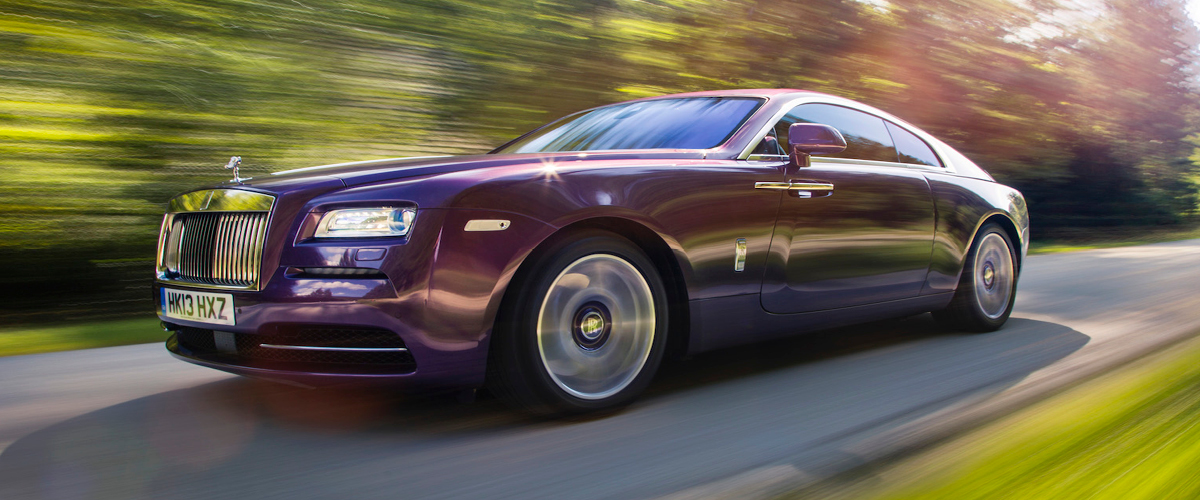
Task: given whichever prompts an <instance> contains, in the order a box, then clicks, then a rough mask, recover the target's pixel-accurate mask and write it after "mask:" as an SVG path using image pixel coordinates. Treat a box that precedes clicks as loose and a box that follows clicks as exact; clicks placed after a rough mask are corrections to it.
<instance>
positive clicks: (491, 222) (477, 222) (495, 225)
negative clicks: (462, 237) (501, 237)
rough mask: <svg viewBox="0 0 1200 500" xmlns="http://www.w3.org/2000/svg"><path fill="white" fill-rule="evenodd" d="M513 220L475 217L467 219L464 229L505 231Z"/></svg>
mask: <svg viewBox="0 0 1200 500" xmlns="http://www.w3.org/2000/svg"><path fill="white" fill-rule="evenodd" d="M511 224H512V222H510V221H506V220H501V219H474V220H469V221H467V225H466V226H464V227H463V231H503V230H505V229H508V226H509V225H511Z"/></svg>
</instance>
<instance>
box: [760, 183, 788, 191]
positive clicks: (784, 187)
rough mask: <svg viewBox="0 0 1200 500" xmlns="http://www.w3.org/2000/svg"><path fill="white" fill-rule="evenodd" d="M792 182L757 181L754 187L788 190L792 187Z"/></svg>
mask: <svg viewBox="0 0 1200 500" xmlns="http://www.w3.org/2000/svg"><path fill="white" fill-rule="evenodd" d="M791 187H792V183H790V182H755V183H754V189H770V190H773V191H787V190H788V189H791Z"/></svg>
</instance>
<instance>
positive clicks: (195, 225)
mask: <svg viewBox="0 0 1200 500" xmlns="http://www.w3.org/2000/svg"><path fill="white" fill-rule="evenodd" d="M275 201H276V198H275V196H273V195H269V194H264V193H258V192H254V191H246V190H241V189H224V188H223V189H203V190H199V191H192V192H189V193H184V194H181V195H179V196H176V197H175V198H173V199H171V201H170V202H169V203H168V209H167V214H166V215H165V216H164V217H163V224H162V227H161V228H160V230H159V231H160V232H159V245H158V249H157V250H158V259H157V264H158V265H157V268H158V269H157V270H158V272H157V276H156V279H155V281H156V282H157V283H160V284H164V285H170V286H181V287H192V288H199V289H209V290H251V291H253V290H259V289H260V287H261V286H262V280H263V278H264V276H263V273H262V259H263V248H264V246H265V245H266V238H267V231H268V228H269V226H270V223H271V214H272V210H273V209H274V206H275ZM189 214H190V215H189ZM192 219H195V220H194V221H191V220H192ZM189 221H191V222H189Z"/></svg>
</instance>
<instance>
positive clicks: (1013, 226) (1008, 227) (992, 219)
mask: <svg viewBox="0 0 1200 500" xmlns="http://www.w3.org/2000/svg"><path fill="white" fill-rule="evenodd" d="M988 224H996V225H998V226H1000V228H1001V229H1003V230H1004V233H1005V234H1007V235H1008V238H1009V240H1011V241H1012V243H1013V250H1014V251H1013V254H1014V256H1015V257H1016V258H1015V259H1014V260H1015V261H1016V265H1017V273H1018V274H1020V272H1021V267H1022V266H1023V265H1024V260H1025V256H1024V255H1022V252H1021V248H1022V247H1023V245H1024V243H1025V242H1024V240H1023V238H1022V235H1021V230H1020V229H1017V223H1016V222H1014V221H1013V219H1012V217H1011V216H1009V215H1008V214H1007V213H1004V212H999V211H998V212H993V213H991V214H989V215H988V216H986V217H984V218H983V219H981V220H980V221H979V224H978V225H976V226H975V231H974V232H972V233H971V239H970V240H968V241H967V248H970V247H971V245H974V244H975V239H976V238H978V237H979V232H980V231H982V230H983V228H984V226H987V225H988ZM963 265H966V259H965V258H964V259H963Z"/></svg>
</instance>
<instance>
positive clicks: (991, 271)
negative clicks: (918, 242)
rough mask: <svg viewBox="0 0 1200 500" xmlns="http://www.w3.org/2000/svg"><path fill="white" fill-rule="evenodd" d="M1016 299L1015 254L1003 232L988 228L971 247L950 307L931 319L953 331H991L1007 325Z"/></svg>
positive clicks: (980, 232)
mask: <svg viewBox="0 0 1200 500" xmlns="http://www.w3.org/2000/svg"><path fill="white" fill-rule="evenodd" d="M1016 295H1017V267H1016V252H1015V250H1014V249H1013V244H1012V241H1011V240H1009V238H1008V233H1006V232H1005V231H1004V229H1003V228H1001V227H1000V226H998V225H996V224H988V225H986V226H984V227H983V228H982V229H980V230H979V234H978V235H977V236H976V237H975V241H973V242H972V243H971V249H970V251H969V253H968V254H967V259H966V263H965V265H964V266H963V272H962V276H961V277H960V278H959V281H958V289H957V290H955V292H954V298H953V299H951V300H950V305H949V306H947V307H946V308H945V309H943V310H941V311H934V313H933V316H934V318H935V319H937V320H938V322H940V323H942V324H944V325H946V326H948V327H950V328H954V329H960V330H967V331H972V332H991V331H995V330H997V329H999V328H1000V327H1001V326H1003V325H1004V323H1005V322H1006V321H1008V316H1009V315H1011V314H1012V310H1013V302H1014V301H1015V300H1016Z"/></svg>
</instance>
